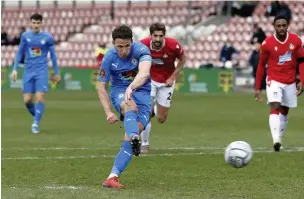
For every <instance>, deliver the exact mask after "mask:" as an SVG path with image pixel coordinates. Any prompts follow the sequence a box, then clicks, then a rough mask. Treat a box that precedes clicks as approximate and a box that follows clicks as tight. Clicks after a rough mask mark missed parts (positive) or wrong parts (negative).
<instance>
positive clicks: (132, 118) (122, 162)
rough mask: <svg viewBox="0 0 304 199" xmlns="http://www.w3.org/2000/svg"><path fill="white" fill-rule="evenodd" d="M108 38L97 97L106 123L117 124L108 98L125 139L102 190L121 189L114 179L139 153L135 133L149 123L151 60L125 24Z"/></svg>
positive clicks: (142, 45) (137, 138)
mask: <svg viewBox="0 0 304 199" xmlns="http://www.w3.org/2000/svg"><path fill="white" fill-rule="evenodd" d="M112 39H113V44H114V47H113V48H111V49H109V51H108V52H107V53H106V54H105V56H104V58H103V60H102V63H101V67H100V71H99V87H98V95H99V99H100V102H101V104H102V105H103V108H104V111H105V114H106V117H107V121H108V123H110V124H113V123H115V122H117V121H118V117H117V116H116V115H115V114H114V113H113V112H112V110H111V104H110V99H111V102H112V104H113V106H114V107H115V109H116V111H117V112H118V113H119V114H120V120H122V121H123V122H124V131H125V136H124V142H123V144H122V146H121V149H120V151H119V152H118V154H117V156H116V158H115V160H114V165H113V168H112V171H111V173H110V175H109V177H108V178H107V179H106V180H105V182H104V183H103V187H108V188H124V185H122V184H120V183H119V181H118V177H119V175H120V174H121V173H122V172H123V170H124V169H125V168H126V167H127V165H128V164H129V162H130V161H131V159H132V156H133V155H135V156H138V155H139V154H140V136H139V133H140V132H141V131H142V130H143V129H145V127H146V126H147V124H148V123H149V117H150V112H151V103H152V99H151V97H150V92H151V78H150V68H151V62H152V58H151V54H150V50H149V49H148V48H147V47H146V46H145V45H144V44H142V43H140V42H133V33H132V30H131V28H129V27H128V26H126V25H120V26H118V27H116V28H115V29H114V30H113V32H112ZM110 80H111V84H112V85H111V91H110V95H109V94H108V91H107V86H108V82H109V81H110Z"/></svg>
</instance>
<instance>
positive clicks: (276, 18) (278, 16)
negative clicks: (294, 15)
mask: <svg viewBox="0 0 304 199" xmlns="http://www.w3.org/2000/svg"><path fill="white" fill-rule="evenodd" d="M280 19H285V20H286V22H287V24H289V20H288V17H287V16H285V15H277V16H275V18H274V19H273V25H274V24H275V22H276V21H277V20H280Z"/></svg>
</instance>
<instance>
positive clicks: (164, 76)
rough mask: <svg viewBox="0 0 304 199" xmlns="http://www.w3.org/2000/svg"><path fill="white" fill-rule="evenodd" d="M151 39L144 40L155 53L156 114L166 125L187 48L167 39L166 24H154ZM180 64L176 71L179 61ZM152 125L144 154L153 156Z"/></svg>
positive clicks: (144, 139) (143, 137)
mask: <svg viewBox="0 0 304 199" xmlns="http://www.w3.org/2000/svg"><path fill="white" fill-rule="evenodd" d="M149 30H150V35H151V37H148V38H145V39H143V40H141V42H142V43H143V44H145V45H146V46H147V47H148V48H149V49H150V51H151V56H152V67H151V78H152V82H151V87H152V88H151V96H152V97H153V106H152V108H153V109H154V114H155V115H156V117H157V120H158V121H159V122H160V123H164V122H165V121H166V119H167V116H168V111H169V107H170V103H171V99H172V95H173V92H174V85H175V78H176V77H177V75H178V74H179V73H180V71H181V70H182V69H183V67H184V65H185V62H186V56H185V53H184V50H183V47H182V46H181V45H180V44H179V43H178V42H177V41H176V40H175V39H172V38H169V37H165V35H166V27H165V25H164V24H163V23H154V24H152V25H151V26H150V28H149ZM176 60H179V61H178V63H177V66H176V67H175V61H176ZM150 131H151V122H149V124H148V126H147V128H146V129H145V130H144V131H143V132H142V133H141V140H142V149H141V152H142V153H149V134H150Z"/></svg>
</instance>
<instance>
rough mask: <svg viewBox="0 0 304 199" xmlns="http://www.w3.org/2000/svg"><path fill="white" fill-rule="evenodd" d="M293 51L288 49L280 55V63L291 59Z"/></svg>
mask: <svg viewBox="0 0 304 199" xmlns="http://www.w3.org/2000/svg"><path fill="white" fill-rule="evenodd" d="M291 57H292V52H291V51H288V52H286V53H285V54H284V55H281V56H280V57H279V64H284V63H285V62H288V61H291Z"/></svg>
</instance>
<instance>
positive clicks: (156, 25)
mask: <svg viewBox="0 0 304 199" xmlns="http://www.w3.org/2000/svg"><path fill="white" fill-rule="evenodd" d="M149 30H150V34H151V35H152V34H153V32H154V31H163V33H164V34H166V26H165V24H163V23H158V22H157V23H154V24H152V25H151V26H150V28H149Z"/></svg>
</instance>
